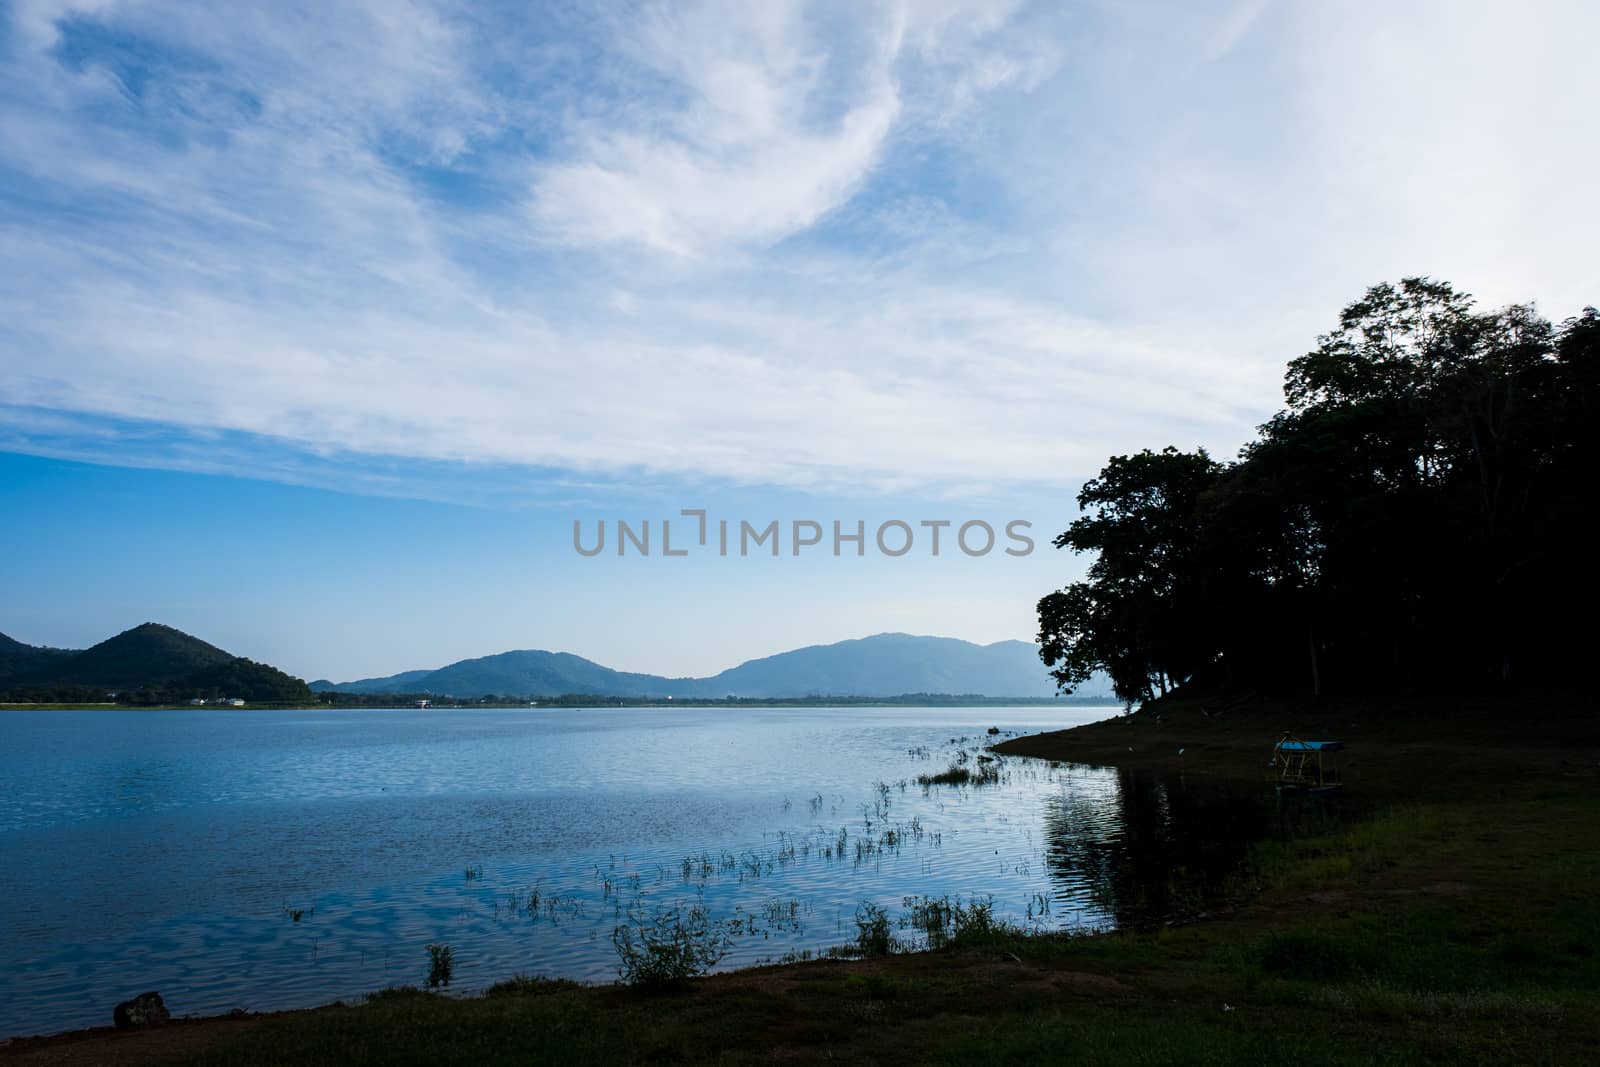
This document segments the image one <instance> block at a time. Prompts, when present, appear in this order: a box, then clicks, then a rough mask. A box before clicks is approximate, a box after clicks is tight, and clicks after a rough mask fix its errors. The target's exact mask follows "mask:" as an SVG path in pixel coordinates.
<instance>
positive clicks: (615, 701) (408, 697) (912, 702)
mask: <svg viewBox="0 0 1600 1067" xmlns="http://www.w3.org/2000/svg"><path fill="white" fill-rule="evenodd" d="M316 696H317V699H318V700H319V701H320V702H321V703H323V704H326V705H329V706H331V707H336V708H392V707H397V706H405V705H408V704H410V705H414V704H416V703H418V702H420V701H424V700H425V701H427V702H428V704H429V706H430V707H441V708H443V707H496V706H499V707H504V706H507V705H515V706H528V705H537V706H539V707H543V708H552V707H553V708H670V707H675V706H676V707H696V708H702V707H752V708H794V707H802V708H812V707H852V708H854V707H916V708H973V707H977V708H992V707H1019V706H1026V707H1034V706H1039V707H1052V706H1061V705H1073V706H1080V707H1081V706H1086V705H1087V706H1104V705H1110V704H1112V703H1113V701H1112V700H1111V699H1110V698H1108V697H1087V696H1083V697H1080V696H1072V697H990V696H979V695H976V694H971V693H967V694H951V693H902V694H900V695H899V696H892V697H859V696H803V697H733V696H730V697H718V698H713V699H705V698H699V697H696V698H693V699H682V700H669V699H665V698H662V697H615V696H596V695H595V694H593V693H564V694H562V695H561V696H552V697H526V696H520V697H519V696H507V695H504V694H502V695H499V696H481V697H464V698H463V697H449V696H438V695H436V694H433V693H335V692H320V693H317V694H316Z"/></svg>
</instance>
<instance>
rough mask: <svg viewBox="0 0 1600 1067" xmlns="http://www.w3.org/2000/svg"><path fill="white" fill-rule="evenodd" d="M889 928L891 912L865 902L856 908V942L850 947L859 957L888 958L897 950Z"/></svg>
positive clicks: (878, 905) (880, 906)
mask: <svg viewBox="0 0 1600 1067" xmlns="http://www.w3.org/2000/svg"><path fill="white" fill-rule="evenodd" d="M895 944H896V943H895V939H894V934H893V933H892V932H891V930H890V928H889V912H888V911H887V910H885V909H884V908H883V906H882V905H880V904H876V903H874V902H872V901H870V900H863V901H862V902H861V903H860V905H859V906H857V908H856V940H855V944H854V945H852V946H850V947H851V948H852V949H854V954H855V955H859V956H887V955H888V954H889V953H891V952H893V951H894V950H895Z"/></svg>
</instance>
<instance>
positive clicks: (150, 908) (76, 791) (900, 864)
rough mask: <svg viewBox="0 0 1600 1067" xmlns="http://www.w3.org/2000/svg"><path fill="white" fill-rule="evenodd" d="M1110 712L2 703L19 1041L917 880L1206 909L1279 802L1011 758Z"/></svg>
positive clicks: (5, 889) (762, 928) (461, 976)
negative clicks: (152, 1004)
mask: <svg viewBox="0 0 1600 1067" xmlns="http://www.w3.org/2000/svg"><path fill="white" fill-rule="evenodd" d="M1115 712H1116V709H1110V708H1101V709H1085V708H1069V709H1058V708H1040V707H1026V708H979V709H924V708H891V709H884V708H871V709H866V708H803V709H765V708H763V709H751V708H740V709H691V708H684V709H654V708H651V709H620V710H619V709H594V710H575V709H568V708H563V709H539V708H528V709H486V710H466V711H455V710H428V711H416V710H412V709H400V710H372V709H366V710H349V711H332V710H307V711H270V712H269V711H259V712H258V711H235V712H217V711H192V712H191V711H164V712H110V711H83V712H37V713H35V712H12V713H5V714H0V781H3V782H4V783H5V787H4V790H3V792H0V901H3V902H4V908H3V910H0V1037H3V1036H6V1035H16V1034H23V1033H45V1032H50V1031H55V1030H61V1029H66V1028H71V1027H79V1026H86V1025H103V1024H107V1023H109V1022H110V1020H111V1008H112V1006H113V1005H114V1004H115V1003H116V1002H117V1001H119V1000H122V999H125V998H127V997H129V996H132V995H134V994H136V993H139V992H142V991H144V990H149V989H156V990H160V991H161V992H162V994H163V995H164V996H165V998H166V1002H167V1004H168V1007H169V1008H170V1009H171V1010H172V1011H173V1013H174V1014H175V1015H187V1014H210V1013H217V1012H225V1011H228V1010H230V1009H233V1008H245V1009H247V1010H252V1011H256V1010H267V1009H275V1008H287V1007H303V1006H309V1005H314V1004H320V1003H324V1002H328V1001H332V1000H335V999H340V998H344V999H350V998H355V997H359V996H361V995H363V994H365V993H368V992H371V991H373V990H375V989H379V988H382V987H384V986H388V985H394V984H421V983H422V981H423V980H424V978H425V976H426V974H427V966H428V956H427V952H426V950H425V946H426V945H428V944H430V943H438V944H448V945H449V946H451V948H452V949H453V951H454V960H455V973H454V981H453V982H452V984H451V986H450V989H451V991H454V992H472V991H477V990H481V989H482V988H484V987H486V986H488V985H489V984H491V983H493V982H495V981H498V980H501V979H504V978H507V977H509V976H511V975H513V974H516V973H519V972H521V973H527V974H540V975H546V976H560V977H569V978H576V979H580V980H593V981H604V980H611V979H613V978H615V977H616V974H617V963H618V957H617V952H616V950H615V948H614V946H613V943H612V931H613V930H614V929H615V928H616V927H617V926H618V925H619V924H624V923H630V922H638V921H641V920H646V919H648V918H649V917H651V916H653V915H655V914H657V912H658V911H659V910H660V909H667V908H672V907H679V908H690V907H694V906H703V907H704V908H705V909H706V911H707V912H708V913H709V915H710V917H711V920H712V922H713V923H715V924H716V925H717V928H718V929H719V930H720V931H721V932H723V933H724V934H725V935H726V936H727V937H728V938H730V939H731V942H732V943H731V947H730V950H729V952H728V955H727V957H726V958H725V959H724V960H723V961H722V963H721V964H720V966H721V967H723V968H727V967H738V966H745V965H749V964H753V963H757V962H761V961H772V960H778V959H781V958H782V957H784V956H785V955H786V954H790V953H799V952H804V951H810V952H821V951H825V950H827V949H828V948H830V947H832V946H838V945H841V944H845V943H848V942H850V941H852V940H853V939H854V938H855V935H856V927H855V922H854V919H855V916H856V912H857V909H858V907H859V906H861V904H862V903H863V902H864V901H871V902H874V903H876V904H877V905H879V906H881V907H883V908H884V909H885V910H886V911H887V912H888V914H889V916H890V917H891V920H892V921H893V922H894V923H895V924H896V926H897V930H896V935H897V936H898V937H900V938H901V939H903V940H904V941H905V942H906V943H907V944H908V945H914V944H916V943H918V941H919V936H920V935H919V933H918V932H917V931H916V930H915V929H913V928H910V926H909V923H908V916H909V914H910V912H911V909H912V908H913V906H914V905H915V903H916V898H922V897H928V898H942V897H949V898H952V899H959V900H961V901H963V902H968V901H971V900H974V899H978V900H983V899H989V898H992V901H993V907H994V910H995V913H996V915H997V917H1001V918H1006V919H1009V920H1012V921H1015V922H1018V923H1022V924H1025V925H1031V926H1036V927H1039V928H1047V929H1057V928H1085V927H1087V928H1107V927H1113V926H1116V925H1119V924H1127V923H1140V922H1147V921H1157V920H1159V919H1160V918H1162V917H1164V916H1165V915H1168V914H1170V913H1172V912H1173V911H1175V910H1180V909H1182V908H1184V907H1189V906H1193V904H1194V902H1195V901H1196V899H1198V897H1199V895H1203V893H1204V891H1205V889H1206V887H1207V886H1208V885H1211V884H1214V883H1215V882H1216V881H1217V880H1218V879H1220V878H1221V877H1222V876H1223V875H1224V874H1226V873H1228V872H1230V871H1232V870H1233V869H1235V868H1236V866H1237V864H1238V862H1239V860H1240V858H1241V857H1242V855H1243V852H1244V849H1245V848H1246V847H1247V845H1248V843H1249V842H1250V841H1251V840H1253V839H1255V838H1256V837H1259V836H1260V835H1262V834H1265V833H1270V832H1279V831H1280V830H1281V825H1280V822H1281V815H1282V812H1281V810H1279V809H1275V807H1274V803H1273V802H1271V801H1268V800H1264V799H1263V798H1262V797H1261V796H1259V795H1257V794H1249V795H1239V794H1237V793H1236V794H1232V795H1229V794H1219V793H1216V792H1212V791H1208V790H1205V789H1202V788H1199V787H1198V786H1196V785H1194V784H1186V783H1185V782H1184V781H1182V780H1181V779H1171V780H1158V779H1155V778H1148V777H1141V776H1137V775H1131V774H1129V773H1126V772H1118V771H1114V770H1109V769H1105V768H1091V767H1081V766H1072V765H1060V766H1051V765H1049V764H1047V763H1045V762H1042V761H1036V760H1021V759H1005V760H1001V761H999V763H998V767H999V769H1000V780H999V782H998V783H996V784H991V785H985V786H949V785H943V786H940V785H936V786H929V787H924V786H920V785H918V784H917V782H916V779H917V777H918V776H921V775H931V774H935V773H938V772H940V771H943V770H945V769H946V768H947V767H949V766H950V765H951V764H952V763H953V762H958V761H965V764H966V766H968V767H971V768H973V769H977V768H978V767H980V766H985V767H988V766H995V765H993V764H988V763H980V760H979V756H980V754H981V752H982V749H983V748H984V746H986V745H988V744H989V743H991V742H992V741H994V740H996V738H994V737H991V736H989V735H988V734H987V733H986V731H987V729H988V728H989V727H991V726H994V727H999V728H1000V730H1001V731H1003V732H1005V733H1006V734H1009V733H1011V732H1034V731H1037V730H1042V729H1057V728H1061V727H1064V726H1070V725H1074V724H1076V723H1080V722H1087V721H1092V720H1094V719H1098V718H1104V717H1106V716H1107V715H1110V714H1114V713H1115Z"/></svg>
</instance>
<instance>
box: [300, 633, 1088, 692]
mask: <svg viewBox="0 0 1600 1067" xmlns="http://www.w3.org/2000/svg"><path fill="white" fill-rule="evenodd" d="M312 688H313V689H317V690H322V691H329V690H331V691H336V692H346V693H371V694H377V695H382V694H387V693H430V694H433V695H436V696H454V697H463V698H468V697H479V696H486V695H497V696H516V697H530V698H536V697H550V696H561V695H563V694H568V693H587V694H593V695H595V696H615V697H668V696H670V697H675V698H679V699H682V698H695V697H701V698H712V697H716V698H720V697H728V696H734V697H754V698H783V697H805V696H840V697H843V696H854V697H891V696H900V695H902V694H905V693H939V694H953V695H980V696H991V697H1048V696H1052V695H1054V693H1055V683H1054V681H1053V680H1052V679H1051V678H1050V675H1049V673H1048V672H1047V671H1046V670H1045V668H1044V665H1043V664H1041V663H1040V662H1039V652H1038V648H1037V647H1036V646H1034V645H1031V644H1028V643H1027V642H1025V641H999V642H996V643H995V644H992V645H976V644H973V643H971V642H970V641H959V640H956V639H954V638H949V637H915V636H912V635H910V634H878V635H876V636H874V637H865V638H861V639H859V640H852V641H840V642H838V643H836V644H831V645H813V646H810V647H808V648H800V649H795V650H794V651H792V652H783V653H780V654H778V655H775V656H767V657H765V658H762V659H755V660H750V661H749V662H746V663H742V664H740V665H739V666H737V667H733V668H731V669H729V670H726V671H723V672H722V673H720V674H717V675H714V676H712V677H710V678H664V677H661V676H659V675H652V674H630V673H626V672H622V671H615V670H612V669H611V668H609V667H604V666H601V665H600V664H598V663H595V662H593V661H591V660H587V659H584V658H583V657H581V656H574V655H572V654H571V653H568V652H547V651H543V650H540V649H528V650H523V651H516V652H502V653H500V654H498V655H494V656H483V657H480V658H477V659H466V660H461V661H460V662H458V663H452V664H450V665H449V666H447V667H441V668H439V669H438V670H435V671H406V672H404V673H402V674H396V675H390V676H388V677H385V678H367V679H362V680H360V681H355V682H344V683H341V684H333V683H329V682H324V681H319V682H314V683H312ZM1102 694H1103V695H1107V696H1109V695H1110V689H1109V687H1099V688H1096V687H1093V686H1091V687H1088V688H1087V689H1086V690H1084V691H1082V692H1081V693H1080V695H1087V696H1097V695H1102Z"/></svg>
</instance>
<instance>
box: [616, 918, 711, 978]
mask: <svg viewBox="0 0 1600 1067" xmlns="http://www.w3.org/2000/svg"><path fill="white" fill-rule="evenodd" d="M630 919H632V920H633V921H631V922H629V923H624V924H622V925H620V926H617V927H616V928H615V929H613V930H612V931H611V943H612V945H613V946H615V947H616V950H617V958H618V961H619V962H618V966H617V975H618V977H620V978H621V979H622V980H623V981H624V982H627V983H629V984H630V985H664V984H666V983H669V982H676V981H681V980H682V979H685V978H692V977H694V976H695V975H699V974H704V973H706V972H707V971H708V970H710V969H711V968H712V967H714V966H716V964H717V963H718V961H720V960H721V959H722V957H723V956H725V955H727V951H728V947H729V945H730V943H731V942H730V940H729V938H728V937H727V935H726V934H725V933H724V932H723V931H722V929H721V928H720V927H719V926H717V925H716V924H714V923H712V921H711V916H710V913H709V912H707V910H706V908H705V906H704V905H701V904H696V905H694V906H692V907H690V908H689V909H687V910H684V909H681V908H678V907H673V908H669V909H666V910H665V911H657V912H656V913H655V914H653V915H651V916H650V917H649V918H647V919H640V918H638V917H637V916H634V915H633V914H632V913H631V912H630Z"/></svg>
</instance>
